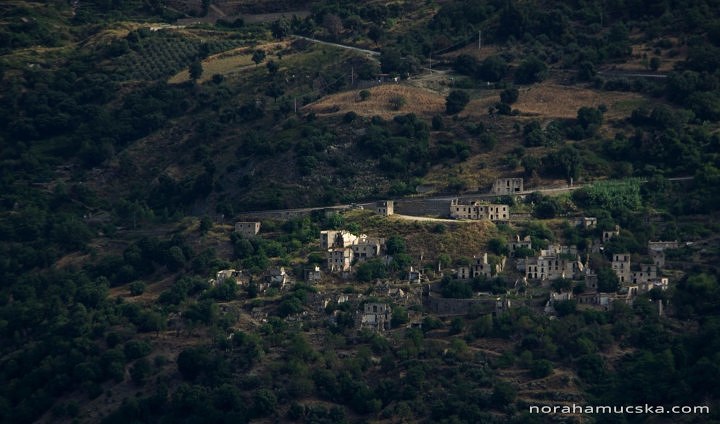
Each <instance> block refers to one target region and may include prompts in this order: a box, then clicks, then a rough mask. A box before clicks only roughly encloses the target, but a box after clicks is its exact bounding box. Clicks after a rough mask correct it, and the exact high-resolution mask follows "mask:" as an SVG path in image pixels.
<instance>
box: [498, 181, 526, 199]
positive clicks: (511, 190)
mask: <svg viewBox="0 0 720 424" xmlns="http://www.w3.org/2000/svg"><path fill="white" fill-rule="evenodd" d="M523 191H524V189H523V179H522V178H498V179H496V180H495V182H494V183H493V186H492V191H491V192H492V194H497V195H504V194H520V193H522V192H523Z"/></svg>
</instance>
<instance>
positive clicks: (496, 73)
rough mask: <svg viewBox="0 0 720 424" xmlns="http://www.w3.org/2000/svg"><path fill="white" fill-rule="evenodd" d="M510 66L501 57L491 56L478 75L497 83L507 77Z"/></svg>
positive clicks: (480, 67) (484, 61) (482, 65)
mask: <svg viewBox="0 0 720 424" xmlns="http://www.w3.org/2000/svg"><path fill="white" fill-rule="evenodd" d="M507 68H508V65H507V63H506V62H505V60H503V58H501V57H500V56H490V57H488V58H486V59H485V60H483V62H482V63H481V64H480V66H479V68H478V71H477V75H478V77H479V78H481V79H483V80H486V81H490V82H497V81H500V80H501V79H503V78H504V77H505V74H506V73H507Z"/></svg>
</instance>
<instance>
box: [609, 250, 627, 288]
mask: <svg viewBox="0 0 720 424" xmlns="http://www.w3.org/2000/svg"><path fill="white" fill-rule="evenodd" d="M611 266H612V270H613V271H615V275H617V277H618V280H620V284H622V285H627V284H629V283H631V282H632V270H631V269H630V254H629V253H616V254H614V255H613V260H612V263H611Z"/></svg>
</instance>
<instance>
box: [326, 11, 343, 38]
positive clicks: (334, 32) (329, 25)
mask: <svg viewBox="0 0 720 424" xmlns="http://www.w3.org/2000/svg"><path fill="white" fill-rule="evenodd" d="M323 26H324V27H325V29H326V30H327V32H328V34H330V35H331V36H332V37H333V38H337V37H338V36H339V35H340V33H342V31H343V24H342V19H340V17H339V16H338V15H335V14H332V13H328V14H326V15H325V17H324V18H323Z"/></svg>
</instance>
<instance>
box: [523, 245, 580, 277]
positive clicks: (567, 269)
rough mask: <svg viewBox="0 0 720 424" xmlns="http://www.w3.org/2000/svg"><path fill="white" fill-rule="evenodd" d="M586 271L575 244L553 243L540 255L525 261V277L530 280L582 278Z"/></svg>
mask: <svg viewBox="0 0 720 424" xmlns="http://www.w3.org/2000/svg"><path fill="white" fill-rule="evenodd" d="M584 271H585V266H584V265H583V263H582V262H581V261H580V259H579V258H578V257H577V248H576V247H575V246H560V245H551V246H549V247H548V249H543V250H541V251H540V255H538V256H536V257H534V258H527V260H526V261H525V278H526V279H528V280H540V281H543V280H556V279H558V278H581V277H582V276H583V275H584V274H583V273H584Z"/></svg>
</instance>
